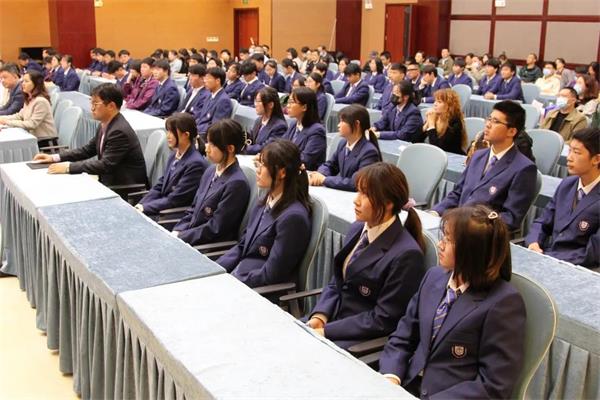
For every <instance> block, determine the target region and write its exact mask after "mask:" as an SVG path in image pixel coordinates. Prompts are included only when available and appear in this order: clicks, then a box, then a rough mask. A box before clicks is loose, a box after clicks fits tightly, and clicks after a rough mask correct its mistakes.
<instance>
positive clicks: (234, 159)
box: [215, 157, 237, 176]
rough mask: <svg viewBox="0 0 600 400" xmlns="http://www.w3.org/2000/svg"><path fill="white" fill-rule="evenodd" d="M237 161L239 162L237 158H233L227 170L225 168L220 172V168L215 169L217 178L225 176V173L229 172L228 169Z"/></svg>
mask: <svg viewBox="0 0 600 400" xmlns="http://www.w3.org/2000/svg"><path fill="white" fill-rule="evenodd" d="M236 161H237V158H235V157H233V160H232V161H231V162H230V163H229V164H227V165H226V166H225V168H223V169H222V170H219V166H217V168H215V175H216V176H221V175H223V172H225V171H227V168H229V167H230V166H232V165H233V164H234V163H235V162H236Z"/></svg>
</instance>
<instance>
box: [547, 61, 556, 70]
mask: <svg viewBox="0 0 600 400" xmlns="http://www.w3.org/2000/svg"><path fill="white" fill-rule="evenodd" d="M546 65H552V68H554V69H556V63H555V62H554V61H546V62H545V63H544V66H546Z"/></svg>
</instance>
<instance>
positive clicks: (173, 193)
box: [140, 146, 208, 215]
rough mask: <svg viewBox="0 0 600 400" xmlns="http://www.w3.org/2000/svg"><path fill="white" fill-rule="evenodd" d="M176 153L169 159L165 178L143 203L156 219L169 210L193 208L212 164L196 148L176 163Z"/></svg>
mask: <svg viewBox="0 0 600 400" xmlns="http://www.w3.org/2000/svg"><path fill="white" fill-rule="evenodd" d="M175 153H176V152H175V151H173V152H172V153H171V155H170V156H169V159H168V160H167V165H166V167H165V172H164V174H163V176H161V177H160V179H159V180H158V182H157V183H156V185H154V186H153V187H152V189H150V191H149V192H148V193H147V194H146V195H145V196H144V198H142V200H140V204H141V205H143V206H144V214H148V215H156V214H158V213H159V212H160V211H162V210H166V209H168V208H175V207H188V206H190V205H191V204H192V201H193V200H194V195H195V194H196V191H197V190H198V185H200V179H201V178H202V175H203V174H204V171H205V170H206V169H207V168H208V161H206V159H205V158H204V157H202V155H201V154H200V153H199V152H198V151H197V150H196V148H195V147H194V146H190V147H189V148H188V149H187V150H186V152H185V153H184V154H183V157H181V159H180V160H179V161H177V160H176V159H175Z"/></svg>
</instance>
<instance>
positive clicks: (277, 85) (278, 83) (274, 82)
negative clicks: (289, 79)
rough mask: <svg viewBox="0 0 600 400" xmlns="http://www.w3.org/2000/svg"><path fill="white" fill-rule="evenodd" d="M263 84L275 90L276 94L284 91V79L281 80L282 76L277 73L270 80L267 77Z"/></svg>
mask: <svg viewBox="0 0 600 400" xmlns="http://www.w3.org/2000/svg"><path fill="white" fill-rule="evenodd" d="M265 84H266V85H269V86H271V87H272V88H273V89H275V90H277V92H281V93H283V92H284V91H285V79H284V78H283V75H281V74H279V73H277V72H276V73H275V75H273V77H272V78H271V77H269V75H267V82H265Z"/></svg>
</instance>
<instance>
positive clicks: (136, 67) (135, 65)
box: [129, 60, 142, 74]
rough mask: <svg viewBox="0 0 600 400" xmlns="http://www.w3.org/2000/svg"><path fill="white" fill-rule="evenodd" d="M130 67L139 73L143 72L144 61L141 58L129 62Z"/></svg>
mask: <svg viewBox="0 0 600 400" xmlns="http://www.w3.org/2000/svg"><path fill="white" fill-rule="evenodd" d="M129 69H130V70H134V71H136V72H137V73H138V74H139V73H141V72H142V62H141V61H140V60H133V61H131V63H129Z"/></svg>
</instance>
